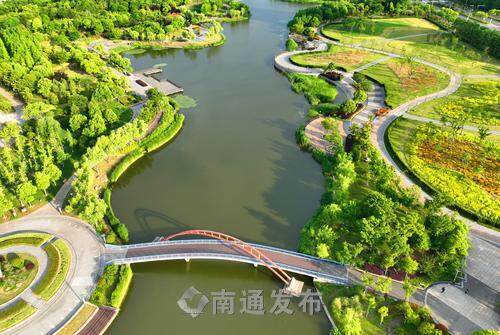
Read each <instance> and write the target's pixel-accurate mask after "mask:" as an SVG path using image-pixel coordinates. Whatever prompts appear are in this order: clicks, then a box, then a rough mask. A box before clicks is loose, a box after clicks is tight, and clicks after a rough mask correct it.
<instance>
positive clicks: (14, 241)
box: [0, 233, 52, 249]
mask: <svg viewBox="0 0 500 335" xmlns="http://www.w3.org/2000/svg"><path fill="white" fill-rule="evenodd" d="M51 238H52V235H50V234H44V233H19V234H14V235H9V236H5V237H2V238H0V249H3V248H9V247H12V246H15V245H20V244H21V245H33V246H35V247H39V246H41V245H42V244H43V243H45V242H46V241H48V240H50V239H51Z"/></svg>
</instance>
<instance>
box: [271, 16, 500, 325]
mask: <svg viewBox="0 0 500 335" xmlns="http://www.w3.org/2000/svg"><path fill="white" fill-rule="evenodd" d="M321 27H322V26H320V27H319V28H318V31H319V38H320V40H321V42H322V43H324V44H329V43H330V44H335V45H340V46H344V47H350V48H354V49H359V50H364V51H369V52H373V53H378V54H382V55H384V56H385V57H383V58H381V59H378V60H375V61H373V62H371V63H368V64H366V65H364V66H362V67H360V68H358V69H356V70H364V69H367V68H369V67H370V66H373V65H375V64H378V63H381V62H383V61H386V60H389V59H391V58H400V57H402V56H401V55H398V54H395V53H389V52H385V51H380V50H376V49H371V48H366V47H363V46H360V45H352V44H344V43H341V42H338V41H333V40H330V39H329V38H328V37H326V36H324V35H322V34H321ZM325 49H327V48H325V47H322V50H325ZM318 50H319V49H318ZM318 50H314V51H318ZM299 52H300V53H303V52H311V51H299ZM299 52H288V53H282V54H280V55H279V56H277V57H276V58H275V67H276V68H277V69H279V70H280V71H284V72H290V73H294V72H295V73H304V74H311V75H318V72H321V69H318V68H306V67H300V66H297V65H295V64H293V63H292V62H291V61H290V57H291V56H293V55H294V54H297V53H299ZM412 60H414V61H416V62H418V63H421V64H423V65H425V66H429V67H432V68H434V69H436V70H438V71H441V72H443V73H446V74H447V75H448V76H449V78H450V81H449V83H448V86H447V87H446V88H445V89H443V90H441V91H438V92H434V93H431V94H428V95H425V96H421V97H417V98H415V99H413V100H411V101H408V102H406V103H404V104H402V105H400V106H397V107H396V108H394V109H393V110H392V111H391V112H390V113H389V114H388V115H386V116H385V117H383V118H381V119H380V118H375V120H374V122H373V129H372V134H371V142H372V144H373V145H374V146H375V147H376V148H378V149H379V151H380V153H381V154H382V156H383V157H384V159H385V160H386V161H387V162H388V163H389V164H390V165H392V166H393V167H394V169H395V170H396V172H397V173H398V175H399V176H400V177H401V178H402V181H403V184H404V185H405V186H417V188H418V189H419V190H420V191H421V192H422V195H423V197H424V198H426V199H431V198H432V197H431V195H429V194H427V193H426V192H425V191H423V190H421V189H420V188H419V187H418V185H416V184H415V183H414V182H413V180H412V179H410V178H409V177H408V176H407V175H406V174H405V172H404V171H403V170H402V168H401V167H400V166H399V165H398V164H397V163H396V162H395V161H394V160H393V158H392V156H391V155H390V154H389V150H388V148H387V147H386V143H385V140H384V136H385V133H386V131H387V129H388V127H389V126H390V124H391V123H392V122H393V121H394V120H396V119H397V118H398V117H400V116H402V117H407V118H409V119H413V120H418V121H421V122H433V123H439V121H437V120H435V119H431V118H426V117H420V116H415V115H412V114H408V111H410V110H411V109H412V108H414V107H416V106H418V105H420V104H422V103H425V102H427V101H430V100H434V99H439V98H442V97H446V96H449V95H451V94H453V93H454V92H456V91H457V90H458V88H459V87H460V85H461V82H462V76H461V75H460V74H458V73H455V72H454V71H451V70H449V69H447V68H445V67H443V66H441V65H438V64H435V63H432V62H429V61H426V60H422V59H419V58H412ZM356 70H355V71H356ZM343 74H344V76H345V78H348V79H347V81H344V83H347V85H350V86H351V87H352V83H349V82H348V80H349V79H351V80H352V73H343ZM466 78H493V79H495V78H500V75H468V76H466ZM370 98H371V101H372V103H371V106H376V107H379V106H380V107H382V106H383V104H384V100H385V92H384V91H382V93H381V91H380V88H379V87H377V86H375V92H374V93H371V94H370V95H369V97H368V105H369V106H370ZM374 98H375V99H376V100H375V99H374ZM374 101H376V103H374ZM377 109H378V108H377ZM373 110H376V109H373ZM370 111H371V110H368V109H366V112H364V113H360V114H359V115H358V116H357V118H356V117H355V118H354V120H353V123H355V124H358V125H364V124H366V123H367V122H369V121H370ZM372 113H373V111H372ZM314 122H316V123H317V122H318V121H317V120H313V121H311V123H314ZM350 126H351V122H350V121H347V122H345V124H344V128H345V130H346V132H348V131H349V128H350ZM307 129H308V126H306V130H307ZM311 129H312V130H313V131H310V132H307V131H306V136H307V137H308V138H309V139H310V140H312V141H311V142H312V144H313V145H315V146H316V147H318V149H321V148H322V147H324V146H325V145H324V143H323V142H324V135H326V131H325V130H324V128H322V129H323V131H324V133H321V128H318V127H311ZM466 129H468V130H477V128H476V127H473V126H467V127H466ZM491 133H493V134H496V135H498V134H499V132H497V131H492V132H491ZM444 211H445V213H447V214H448V215H453V216H456V215H457V213H455V212H454V211H453V210H451V209H448V208H445V209H444ZM459 217H460V216H459ZM460 218H461V219H462V220H464V221H465V222H466V223H467V224H468V226H469V227H470V233H469V238H470V241H471V245H472V246H471V250H470V252H469V256H468V258H467V267H466V270H465V272H466V273H465V278H464V280H463V281H462V287H461V288H458V287H456V286H455V285H453V284H451V283H441V284H440V285H436V286H431V287H430V288H429V290H428V291H427V292H426V298H427V299H426V300H425V303H426V304H427V305H428V306H430V307H432V312H433V316H434V317H435V318H437V319H438V320H440V321H441V322H442V323H444V324H446V325H447V326H448V327H449V329H450V330H451V331H453V332H454V333H457V334H469V333H470V332H472V331H474V330H477V329H481V328H482V329H500V315H499V314H498V313H497V311H496V309H497V307H496V306H497V305H498V301H499V300H500V299H499V293H498V292H500V283H499V282H498V280H497V279H498V278H499V277H500V262H499V261H498V260H500V232H498V231H495V230H492V229H489V228H486V227H484V226H481V225H479V224H478V223H477V222H474V221H471V220H469V219H467V218H464V217H460ZM436 287H439V290H437V289H436ZM443 287H444V288H445V291H444V292H441V288H443ZM484 292H486V294H485V293H484Z"/></svg>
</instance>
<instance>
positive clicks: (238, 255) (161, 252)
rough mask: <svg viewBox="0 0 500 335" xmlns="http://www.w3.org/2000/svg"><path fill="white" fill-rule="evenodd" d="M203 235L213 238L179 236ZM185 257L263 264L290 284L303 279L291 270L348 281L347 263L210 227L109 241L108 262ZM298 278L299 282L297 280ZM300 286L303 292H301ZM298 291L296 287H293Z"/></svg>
mask: <svg viewBox="0 0 500 335" xmlns="http://www.w3.org/2000/svg"><path fill="white" fill-rule="evenodd" d="M188 235H195V236H203V237H208V238H210V239H189V240H176V241H172V239H173V238H176V237H180V236H188ZM179 259H184V260H186V261H189V260H191V259H215V260H227V261H235V262H243V263H249V264H253V265H255V266H258V265H262V266H265V267H266V268H268V269H269V270H270V271H271V272H273V273H274V275H276V276H277V277H278V278H279V279H280V280H282V281H283V282H284V283H285V284H286V285H287V288H290V287H291V286H294V284H296V285H299V286H300V290H301V289H302V285H301V283H300V282H298V281H297V280H295V279H294V278H292V277H290V276H289V275H288V274H287V272H290V273H295V274H301V275H305V276H308V277H311V278H313V279H315V280H317V281H321V282H327V283H335V284H341V285H346V284H347V282H348V272H347V267H346V266H345V265H343V264H340V263H337V262H334V261H331V260H326V259H321V258H317V257H313V256H309V255H304V254H301V253H298V252H294V251H289V250H284V249H279V248H274V247H269V246H265V245H259V244H250V243H246V242H243V241H241V240H239V239H236V238H234V237H232V236H229V235H225V234H222V233H218V232H214V231H207V230H189V231H186V232H182V233H178V234H174V235H171V236H168V237H166V238H161V239H159V240H158V241H156V242H152V243H140V244H131V245H121V246H117V245H106V255H105V261H106V263H108V264H111V263H114V264H130V263H142V262H151V261H164V260H179ZM297 282H298V284H297ZM297 289H299V288H297ZM300 290H299V293H300ZM291 291H295V292H296V290H291Z"/></svg>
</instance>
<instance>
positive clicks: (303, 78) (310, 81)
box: [287, 73, 338, 105]
mask: <svg viewBox="0 0 500 335" xmlns="http://www.w3.org/2000/svg"><path fill="white" fill-rule="evenodd" d="M287 77H288V80H290V83H291V85H292V89H293V90H294V92H295V93H303V94H304V95H305V97H306V99H307V100H309V102H310V103H311V105H317V104H319V103H328V102H332V101H333V99H335V97H336V96H337V94H338V91H337V89H336V88H335V86H333V85H330V84H329V83H328V82H327V81H326V80H324V79H321V78H318V77H315V76H309V75H306V74H299V73H289V74H287Z"/></svg>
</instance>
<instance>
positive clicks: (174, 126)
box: [139, 114, 184, 152]
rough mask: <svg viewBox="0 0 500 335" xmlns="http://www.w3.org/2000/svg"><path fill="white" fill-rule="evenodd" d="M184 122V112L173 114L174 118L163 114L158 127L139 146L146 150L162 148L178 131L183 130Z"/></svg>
mask: <svg viewBox="0 0 500 335" xmlns="http://www.w3.org/2000/svg"><path fill="white" fill-rule="evenodd" d="M183 123H184V115H183V114H175V115H174V116H173V120H169V119H168V118H165V115H164V116H162V119H161V121H160V124H159V125H158V127H156V129H155V130H154V131H153V132H152V133H151V134H150V135H149V136H148V137H146V138H145V139H144V140H142V141H141V142H140V143H139V146H140V147H142V148H143V149H144V150H145V151H146V152H151V151H154V150H156V149H158V148H160V147H161V146H162V145H164V144H166V143H168V142H169V141H170V140H172V139H173V138H174V137H175V135H177V133H178V132H179V131H180V130H181V128H182V125H183Z"/></svg>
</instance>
